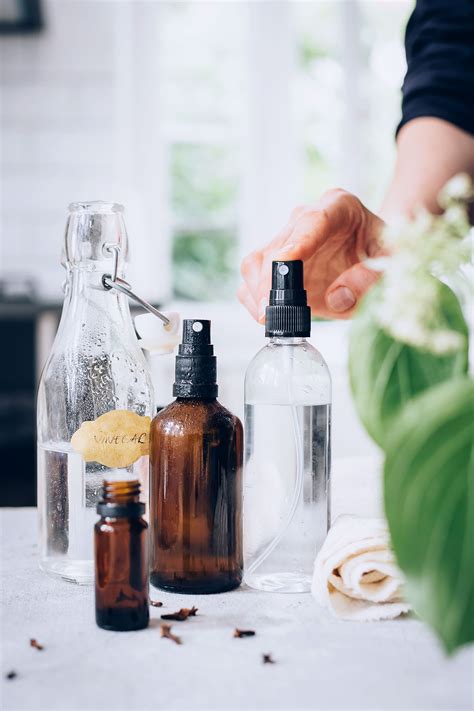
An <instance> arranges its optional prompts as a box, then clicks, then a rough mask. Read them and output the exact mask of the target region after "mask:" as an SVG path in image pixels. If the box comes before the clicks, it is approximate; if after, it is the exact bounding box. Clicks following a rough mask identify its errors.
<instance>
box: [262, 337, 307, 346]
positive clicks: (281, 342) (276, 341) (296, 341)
mask: <svg viewBox="0 0 474 711" xmlns="http://www.w3.org/2000/svg"><path fill="white" fill-rule="evenodd" d="M270 343H271V345H273V346H298V345H301V344H302V343H306V338H302V337H296V338H295V337H293V336H272V337H271V338H270Z"/></svg>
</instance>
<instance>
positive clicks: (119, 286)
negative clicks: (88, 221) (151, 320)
mask: <svg viewBox="0 0 474 711" xmlns="http://www.w3.org/2000/svg"><path fill="white" fill-rule="evenodd" d="M103 251H104V252H105V253H106V254H112V255H113V259H114V262H113V269H112V274H104V275H103V276H102V286H103V287H104V289H106V290H107V291H110V290H111V289H115V291H119V292H120V293H121V294H125V296H128V298H129V299H131V300H132V301H135V302H136V303H137V304H140V306H141V307H142V308H144V309H145V310H146V311H149V312H150V313H151V314H153V315H154V316H156V317H157V318H159V319H160V320H161V321H162V322H163V323H164V325H165V326H169V324H170V320H169V318H167V317H166V316H165V315H164V314H162V313H161V311H158V309H156V308H155V307H154V306H152V305H151V304H150V303H148V301H145V299H142V298H141V296H138V294H135V292H134V291H132V287H131V285H130V284H129V283H128V282H126V281H125V279H121V278H120V277H119V276H118V261H119V255H120V245H118V244H116V243H114V242H107V243H106V244H104V246H103Z"/></svg>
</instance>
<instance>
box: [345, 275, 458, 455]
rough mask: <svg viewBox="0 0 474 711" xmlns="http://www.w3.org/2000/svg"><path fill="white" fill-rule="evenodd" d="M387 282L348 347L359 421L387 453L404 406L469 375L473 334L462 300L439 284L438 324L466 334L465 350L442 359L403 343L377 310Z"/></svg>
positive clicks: (373, 294)
mask: <svg viewBox="0 0 474 711" xmlns="http://www.w3.org/2000/svg"><path fill="white" fill-rule="evenodd" d="M382 289H383V281H382V282H380V283H379V284H378V285H377V286H375V287H374V288H373V289H371V290H370V292H369V293H368V295H367V296H366V297H365V299H364V300H363V302H362V304H361V307H360V309H359V311H358V313H357V316H356V318H355V319H354V323H353V327H352V331H351V338H350V346H349V373H350V381H351V388H352V393H353V395H354V400H355V404H356V408H357V411H358V413H359V417H360V418H361V420H362V422H363V423H364V426H365V427H366V429H367V431H368V433H369V434H370V436H371V437H372V438H373V439H374V440H375V441H376V442H377V443H378V444H379V445H380V446H381V447H382V448H383V447H384V445H385V441H386V439H387V437H388V436H389V434H390V430H391V428H392V426H393V424H394V422H395V420H396V418H397V417H398V416H399V414H400V413H401V411H402V409H403V406H404V405H405V404H406V403H407V402H409V400H411V399H412V398H413V397H414V396H416V395H418V394H420V393H421V392H423V391H424V390H426V389H428V388H430V387H432V386H433V385H437V384H438V383H441V382H443V381H445V380H448V379H450V378H452V377H454V376H457V375H463V374H465V373H466V372H467V363H468V337H467V334H468V330H467V325H466V322H465V320H464V317H463V315H462V311H461V307H460V305H459V301H458V299H457V298H456V296H455V294H454V293H453V292H452V291H451V289H449V288H448V287H447V286H446V285H445V284H442V283H441V282H439V304H438V307H439V319H440V323H442V324H444V325H445V326H446V327H448V328H450V329H452V330H454V331H457V332H459V333H462V334H463V335H464V336H465V338H464V343H465V346H464V347H463V348H461V349H460V350H459V351H456V352H455V353H450V354H448V355H444V356H439V355H435V354H433V353H431V352H429V351H426V350H422V349H420V348H415V347H414V346H410V345H407V344H405V343H401V342H400V341H397V340H395V339H394V338H392V336H390V335H389V334H388V333H387V332H386V331H385V330H383V329H382V328H380V325H379V324H378V322H377V319H376V316H375V309H374V306H375V304H376V303H377V300H378V299H379V297H380V293H381V290H382Z"/></svg>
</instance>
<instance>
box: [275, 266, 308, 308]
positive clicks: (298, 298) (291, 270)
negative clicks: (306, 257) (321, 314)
mask: <svg viewBox="0 0 474 711" xmlns="http://www.w3.org/2000/svg"><path fill="white" fill-rule="evenodd" d="M269 303H270V304H271V305H279V306H283V305H285V306H306V304H307V301H306V291H305V288H304V278H303V262H302V261H301V259H295V260H294V261H291V262H272V289H271V291H270V301H269Z"/></svg>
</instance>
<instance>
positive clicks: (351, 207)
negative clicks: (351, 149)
mask: <svg viewBox="0 0 474 711" xmlns="http://www.w3.org/2000/svg"><path fill="white" fill-rule="evenodd" d="M383 225H384V223H383V221H382V220H381V219H380V218H379V217H377V216H376V215H374V214H373V213H372V212H370V210H368V209H367V208H366V207H364V205H363V204H362V203H361V202H360V200H358V198H356V197H355V195H351V194H350V193H347V192H346V191H344V190H340V189H335V190H329V191H328V192H327V193H325V194H324V195H323V197H322V198H321V199H320V200H318V201H317V202H315V203H314V204H312V205H304V206H302V207H297V208H295V209H294V210H293V212H292V213H291V215H290V219H289V221H288V224H287V225H286V226H285V227H284V228H283V230H282V231H281V232H280V233H279V234H278V235H277V236H276V237H275V239H274V240H272V241H271V242H270V243H269V244H268V245H267V246H266V247H263V248H262V249H258V250H256V251H255V252H252V253H251V254H249V255H248V256H247V257H245V259H244V260H243V262H242V267H241V271H242V276H243V278H244V283H243V284H242V285H241V286H240V288H239V291H238V297H239V299H240V301H241V302H242V304H243V305H244V306H246V308H247V309H248V310H249V311H250V313H251V314H252V316H253V317H254V318H255V319H257V320H258V321H260V322H263V321H264V320H265V307H266V305H267V302H268V294H269V291H270V287H271V264H272V261H273V260H275V259H283V260H291V259H302V260H303V262H304V268H305V288H306V291H307V293H308V304H309V305H310V306H311V309H312V312H313V314H314V315H318V316H323V317H325V318H350V317H351V316H352V314H353V312H354V309H355V307H356V306H357V302H358V301H359V299H360V298H361V297H362V296H363V295H364V294H365V292H366V291H367V290H368V289H369V288H370V286H372V284H373V283H374V282H375V281H377V279H378V278H379V274H377V272H375V271H373V270H371V269H368V268H367V267H366V266H364V264H362V263H361V260H363V259H365V258H367V257H375V256H378V255H381V254H382V253H383V252H382V248H381V246H380V245H379V242H378V238H379V235H380V232H381V230H382V227H383Z"/></svg>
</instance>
